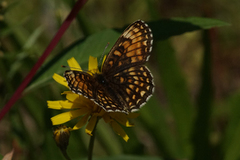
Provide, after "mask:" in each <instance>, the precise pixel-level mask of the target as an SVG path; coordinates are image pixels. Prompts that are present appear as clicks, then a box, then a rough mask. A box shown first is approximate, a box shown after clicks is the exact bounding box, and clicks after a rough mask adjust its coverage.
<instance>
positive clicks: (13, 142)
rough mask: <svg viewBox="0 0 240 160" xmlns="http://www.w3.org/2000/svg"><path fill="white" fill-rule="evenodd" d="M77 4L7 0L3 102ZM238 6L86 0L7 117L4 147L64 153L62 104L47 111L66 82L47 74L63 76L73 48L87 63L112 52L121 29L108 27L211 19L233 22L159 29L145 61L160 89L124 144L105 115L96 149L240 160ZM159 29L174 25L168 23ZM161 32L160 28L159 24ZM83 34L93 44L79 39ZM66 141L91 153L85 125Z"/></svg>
mask: <svg viewBox="0 0 240 160" xmlns="http://www.w3.org/2000/svg"><path fill="white" fill-rule="evenodd" d="M74 3H75V1H73V0H51V1H47V0H31V1H28V0H7V1H6V0H0V5H1V6H0V107H1V108H2V107H3V106H4V105H5V104H6V103H7V101H8V100H9V99H10V97H11V96H12V94H13V93H14V91H15V90H16V89H17V87H18V86H19V85H20V84H21V82H22V80H23V79H24V78H25V77H26V75H27V74H28V73H29V71H30V70H31V68H32V67H33V66H34V64H35V63H36V62H37V60H38V58H39V57H40V56H41V54H42V53H43V51H44V50H45V49H46V47H47V45H48V44H49V42H50V41H51V39H52V38H53V36H54V35H55V33H56V32H57V30H58V29H59V27H60V25H61V24H62V22H63V20H64V19H65V18H66V16H67V15H68V13H69V12H70V11H71V8H72V7H73V4H74ZM239 8H240V1H237V0H230V1H224V0H219V1H211V0H208V1H205V0H202V1H190V0H171V1H169V0H162V1H160V0H159V1H158V0H131V1H129V0H89V1H88V2H87V3H86V5H85V6H84V7H83V8H82V9H81V10H80V12H79V14H78V17H77V18H76V20H74V21H73V23H72V24H71V25H70V27H69V28H68V30H67V32H66V33H65V34H64V35H63V37H62V39H61V41H60V43H59V44H58V45H57V47H56V48H55V49H54V50H53V52H52V53H51V55H50V56H49V57H48V59H47V60H46V62H45V64H44V65H43V66H42V67H41V68H40V70H39V72H38V74H37V75H36V76H35V78H34V80H33V81H32V83H31V84H30V85H29V87H28V88H26V90H25V92H24V94H23V96H22V98H21V99H20V100H19V101H17V103H16V104H15V105H14V106H13V107H12V109H11V110H10V111H9V112H8V114H7V115H6V116H5V117H4V119H2V120H1V121H0V154H1V155H5V154H6V153H8V152H10V151H11V150H12V148H14V152H15V153H14V159H20V160H25V159H34V160H35V159H36V160H38V159H64V157H63V156H62V154H61V152H60V150H59V149H58V147H57V146H56V145H55V142H54V140H53V138H52V124H51V121H50V118H51V117H52V116H54V115H57V114H59V113H62V112H61V111H54V110H50V109H48V108H47V103H46V101H47V100H59V99H65V97H64V96H61V92H63V91H65V90H66V88H64V87H62V86H61V85H59V84H58V83H57V82H55V81H54V80H53V79H51V77H50V76H49V75H53V74H54V73H55V72H58V73H59V74H61V75H62V74H63V72H64V70H65V69H64V68H61V65H66V64H67V63H66V60H67V58H70V57H71V56H70V55H71V54H70V52H74V53H73V54H75V55H76V54H80V53H81V55H79V56H80V57H81V56H83V59H77V60H79V63H80V64H81V66H83V69H87V67H86V66H87V60H88V56H89V55H93V56H99V55H101V54H102V52H103V50H104V48H105V46H106V44H107V42H110V46H109V47H108V50H110V48H111V46H112V45H113V44H114V43H115V41H116V39H117V37H118V36H119V35H120V32H119V33H117V32H111V31H109V30H108V31H106V32H105V29H109V28H120V29H123V28H124V27H126V25H128V24H130V23H132V22H134V21H135V20H137V19H142V20H144V21H146V22H147V23H148V22H149V24H151V22H153V21H157V20H160V19H162V18H172V17H208V18H214V19H218V20H221V21H225V22H228V23H230V24H231V25H230V26H225V27H216V28H213V29H211V30H198V31H194V32H188V33H185V34H181V35H178V36H172V37H170V38H168V39H164V38H162V37H154V39H157V40H156V41H154V46H153V52H152V56H151V57H150V62H148V63H147V66H148V67H149V68H150V70H151V71H152V73H153V76H154V81H155V85H156V88H155V93H154V96H153V97H152V98H151V99H150V100H149V102H148V103H147V104H146V105H145V106H144V107H143V108H141V110H140V112H139V113H140V116H139V117H138V118H136V119H134V120H132V121H131V122H133V123H134V124H135V127H133V128H124V130H125V131H126V132H127V134H128V135H129V137H130V139H129V141H128V142H127V143H126V142H125V141H124V140H123V139H122V138H121V137H120V136H118V135H116V134H115V133H114V131H113V130H112V128H111V127H110V126H109V125H107V124H105V123H103V121H100V122H99V124H98V127H97V135H96V143H95V147H94V152H93V153H94V157H98V158H102V159H104V157H109V156H114V157H118V156H123V155H131V156H141V157H144V156H146V157H148V158H149V157H159V159H160V158H161V159H213V160H221V159H224V160H235V159H236V160H237V159H240V136H239V135H240V123H239V122H240V83H239V82H240V73H239V71H240V63H239V61H240V54H239V51H240V48H239V42H240V31H239V28H240V23H239V21H240V16H239ZM150 26H154V25H150ZM176 27H177V26H176ZM160 29H161V28H159V30H160ZM155 31H157V29H155ZM159 32H162V33H165V32H166V33H167V32H168V28H166V31H164V30H160V31H159ZM98 33H99V34H98ZM92 35H93V37H94V38H92V39H90V40H89V39H88V37H89V36H90V38H91V36H92ZM103 35H105V36H103ZM155 35H159V34H154V31H153V36H155ZM85 38H87V39H86V41H87V43H85V45H83V46H81V42H82V41H84V40H85ZM160 40H161V41H160ZM98 42H99V43H98ZM78 47H79V48H78ZM81 49H83V51H85V50H86V51H89V52H82V50H81ZM91 49H93V52H94V51H95V52H94V53H92V52H91ZM73 50H74V51H73ZM78 52H79V53H78ZM65 57H66V58H65ZM51 64H55V66H50V65H51ZM46 73H47V74H46ZM44 74H45V75H44ZM69 125H72V126H73V125H74V123H71V122H70V123H69ZM238 131H239V132H238ZM69 143H70V144H69V147H68V154H69V156H70V157H71V158H73V159H79V158H84V157H87V147H88V143H89V136H88V135H87V134H86V133H85V132H84V128H83V129H80V130H78V131H74V132H72V134H71V138H70V142H69ZM110 159H117V158H110ZM118 159H127V158H126V157H125V158H123V157H122V158H119V157H118ZM128 159H133V158H132V157H130V158H129V157H128ZM146 159H147V158H146ZM156 159H158V158H156Z"/></svg>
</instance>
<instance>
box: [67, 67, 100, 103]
mask: <svg viewBox="0 0 240 160" xmlns="http://www.w3.org/2000/svg"><path fill="white" fill-rule="evenodd" d="M64 77H65V78H66V80H67V83H68V86H69V88H70V90H71V91H72V92H74V93H77V94H80V95H83V96H85V97H86V98H89V99H94V97H95V95H94V88H93V84H94V82H95V80H94V78H93V76H92V75H90V74H88V73H86V72H81V71H74V70H67V71H65V74H64Z"/></svg>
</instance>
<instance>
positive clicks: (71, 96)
mask: <svg viewBox="0 0 240 160" xmlns="http://www.w3.org/2000/svg"><path fill="white" fill-rule="evenodd" d="M66 98H67V99H68V100H69V101H71V102H74V101H76V100H77V99H78V98H79V95H78V94H75V93H74V94H67V95H66Z"/></svg>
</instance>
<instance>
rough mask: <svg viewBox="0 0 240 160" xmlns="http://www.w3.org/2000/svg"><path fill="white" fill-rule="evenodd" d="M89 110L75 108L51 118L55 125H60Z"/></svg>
mask: <svg viewBox="0 0 240 160" xmlns="http://www.w3.org/2000/svg"><path fill="white" fill-rule="evenodd" d="M87 112H88V111H86V108H84V109H78V110H73V111H69V112H65V113H61V114H59V115H56V116H54V117H52V118H51V121H52V123H53V125H58V124H63V123H65V122H68V121H70V120H72V119H74V118H76V117H79V116H82V115H84V114H86V113H87Z"/></svg>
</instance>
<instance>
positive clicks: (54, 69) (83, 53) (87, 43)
mask: <svg viewBox="0 0 240 160" xmlns="http://www.w3.org/2000/svg"><path fill="white" fill-rule="evenodd" d="M119 35H120V34H119V33H118V32H116V31H113V30H111V29H108V30H105V31H101V32H99V33H96V34H93V35H91V36H89V37H88V38H86V39H82V40H79V41H77V42H76V43H75V44H73V45H71V46H70V47H68V48H66V49H65V50H63V51H62V52H61V53H60V54H58V55H57V56H56V57H55V58H54V59H52V60H51V61H49V62H48V63H46V64H44V65H43V67H42V69H41V70H40V71H39V72H38V73H37V75H36V76H35V77H34V79H33V82H32V83H31V85H30V86H29V87H28V88H27V89H26V90H25V92H28V91H30V90H31V89H33V88H35V87H39V86H41V85H43V84H44V83H45V82H47V81H49V80H51V79H52V78H51V77H52V75H53V74H54V73H58V74H60V75H63V73H64V71H65V70H66V69H65V68H62V67H61V65H65V66H68V64H67V60H68V59H70V58H71V57H74V58H75V59H76V60H77V61H78V63H79V64H80V65H81V67H82V69H83V70H87V64H88V59H89V56H90V55H91V56H94V57H100V56H101V55H102V53H103V51H104V48H105V46H106V45H107V44H108V43H109V46H108V48H107V49H106V51H105V52H106V53H108V52H109V51H110V49H111V48H112V46H113V45H114V43H115V42H116V40H117V38H118V37H119Z"/></svg>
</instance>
